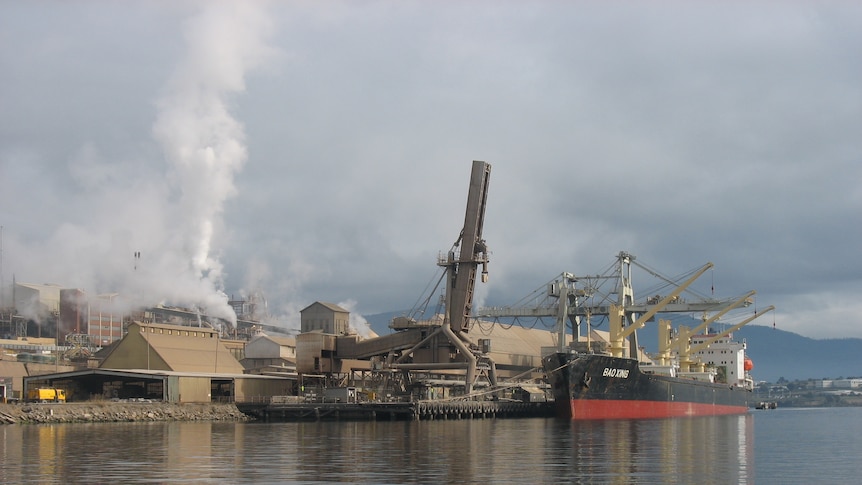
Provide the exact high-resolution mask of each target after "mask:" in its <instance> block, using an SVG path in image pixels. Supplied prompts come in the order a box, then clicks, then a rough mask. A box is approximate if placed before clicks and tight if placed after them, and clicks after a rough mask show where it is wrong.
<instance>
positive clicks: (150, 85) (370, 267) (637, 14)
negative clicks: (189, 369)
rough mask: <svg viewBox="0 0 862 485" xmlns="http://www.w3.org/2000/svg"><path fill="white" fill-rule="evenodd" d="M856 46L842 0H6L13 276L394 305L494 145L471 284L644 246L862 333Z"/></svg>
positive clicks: (216, 299)
mask: <svg viewBox="0 0 862 485" xmlns="http://www.w3.org/2000/svg"><path fill="white" fill-rule="evenodd" d="M860 60H862V4H859V3H858V2H851V1H845V2H801V3H793V2H763V3H760V2H714V3H713V2H648V3H646V2H636V3H629V2H558V1H549V2H514V1H513V2H278V3H272V4H263V3H253V2H233V3H229V4H219V3H216V2H201V3H194V2H188V3H183V2H108V1H104V2H99V1H90V2H87V1H80V2H40V1H35V2H13V1H2V2H0V225H2V226H3V231H2V275H0V276H2V280H3V284H4V288H8V285H9V284H10V283H11V280H12V277H13V275H14V277H15V278H16V280H17V281H19V282H30V283H47V282H51V283H56V284H60V285H63V286H67V287H80V288H83V289H85V290H86V291H88V292H89V293H100V292H113V291H119V292H121V293H125V294H132V295H137V297H139V298H141V299H143V300H146V301H149V302H165V303H171V304H185V305H200V306H203V307H206V308H208V309H209V310H210V311H211V312H213V313H217V314H218V313H220V312H222V313H227V309H226V308H225V304H224V301H225V298H224V294H227V295H234V296H240V295H245V294H249V293H250V292H254V291H258V292H261V293H262V294H263V295H264V296H265V297H266V299H267V301H268V305H269V312H270V313H272V314H273V315H274V316H275V317H276V318H278V319H279V320H280V321H281V322H282V323H283V324H285V325H296V324H297V322H298V318H299V314H298V311H299V310H300V309H302V308H304V307H305V306H307V305H308V304H310V303H312V302H314V301H315V300H322V301H328V302H334V303H341V304H343V305H345V306H347V307H349V309H351V310H352V311H353V312H354V313H356V314H359V315H362V314H365V315H370V314H374V313H380V312H386V311H395V310H404V309H408V308H410V307H411V306H412V305H413V304H414V302H415V301H416V300H417V299H419V298H420V297H421V296H422V294H423V291H424V290H425V289H426V286H427V284H428V283H429V281H431V280H432V279H434V278H435V277H436V276H435V275H437V274H438V268H437V267H436V260H437V256H438V254H439V253H440V251H446V250H448V249H449V248H450V247H451V245H452V243H453V242H454V241H455V240H456V238H457V236H458V233H459V231H460V229H461V226H462V224H463V221H464V209H465V202H466V195H467V186H468V182H469V175H470V165H471V161H472V160H485V161H487V162H489V163H490V164H491V165H492V171H491V179H490V190H489V195H488V206H487V211H486V219H485V226H484V237H485V239H486V240H487V242H488V245H489V248H490V250H491V251H492V255H491V263H490V266H489V271H490V281H489V283H488V284H486V285H481V287H480V289H479V295H478V299H479V303H480V304H483V305H484V304H488V305H505V304H509V303H514V302H516V301H517V300H519V299H520V298H521V297H523V296H524V295H527V294H528V293H530V292H531V291H533V290H534V289H536V288H538V287H540V286H541V285H542V284H543V283H545V282H547V281H548V280H550V279H552V278H553V277H554V276H555V275H558V274H559V273H561V272H563V271H568V272H572V273H575V274H582V275H583V274H596V273H598V272H601V271H602V270H604V269H605V268H606V267H607V266H608V265H609V264H610V263H612V262H613V261H614V257H615V255H616V254H617V253H618V252H619V251H627V252H630V253H632V254H635V255H636V256H637V258H638V261H643V262H645V263H647V264H648V265H649V266H651V267H653V268H657V269H659V270H661V271H662V272H663V273H665V274H667V275H671V276H673V275H680V274H683V273H685V272H687V271H689V270H691V269H693V268H697V267H699V266H701V265H703V264H704V263H706V262H708V261H711V262H713V263H715V269H714V270H713V271H711V272H710V273H708V274H707V275H705V276H704V277H703V278H702V282H698V283H697V284H696V285H695V286H696V287H699V288H700V290H701V291H702V292H704V293H710V294H711V293H712V289H711V287H712V286H714V288H715V296H716V297H731V296H738V295H742V294H744V293H745V292H747V291H748V290H752V289H754V290H757V292H758V294H757V297H756V301H757V307H759V308H763V307H766V306H768V305H775V306H776V307H777V311H776V312H775V313H774V317H773V316H771V315H770V316H765V317H763V318H762V319H761V320H757V321H756V322H755V323H757V324H761V325H772V323H773V322H774V323H775V324H776V326H777V327H778V328H781V329H784V330H789V331H793V332H797V333H800V334H803V335H806V336H810V337H815V338H824V337H845V336H851V337H862V318H860V314H862V299H860V295H862V259H860V257H859V250H860V248H862V245H860V241H862V136H860V135H862V62H860ZM136 252H140V253H141V257H140V259H137V258H134V257H133V255H134V254H135V253H136ZM636 278H643V279H642V280H638V279H636V280H635V287H636V289H637V287H638V283H639V282H642V283H643V284H645V285H653V284H654V281H653V280H650V279H648V277H647V276H643V277H641V276H636ZM698 285H699V286H698ZM4 293H5V294H6V297H7V298H8V297H9V295H8V293H9V290H8V289H7V290H5V292H4ZM641 296H645V295H641Z"/></svg>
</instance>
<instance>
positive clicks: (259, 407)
mask: <svg viewBox="0 0 862 485" xmlns="http://www.w3.org/2000/svg"><path fill="white" fill-rule="evenodd" d="M237 408H239V410H240V411H242V412H243V413H245V414H248V415H250V416H253V417H255V418H257V419H260V420H264V421H398V420H400V421H418V420H447V419H493V418H529V417H552V416H554V403H553V402H521V401H412V402H355V403H349V402H298V403H267V404H253V403H246V404H240V403H237Z"/></svg>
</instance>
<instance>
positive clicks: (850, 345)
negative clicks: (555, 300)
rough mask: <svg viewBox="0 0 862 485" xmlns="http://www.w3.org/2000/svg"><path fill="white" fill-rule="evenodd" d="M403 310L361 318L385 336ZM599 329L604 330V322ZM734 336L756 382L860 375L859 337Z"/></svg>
mask: <svg viewBox="0 0 862 485" xmlns="http://www.w3.org/2000/svg"><path fill="white" fill-rule="evenodd" d="M405 313H406V312H405V311H395V312H388V313H379V314H376V315H370V316H369V315H365V319H366V320H367V321H368V324H369V325H370V326H371V328H372V330H374V331H375V332H377V334H378V335H387V334H389V333H392V329H390V328H389V322H390V321H391V320H392V318H394V317H397V316H401V315H404V314H405ZM655 328H656V327H655V325H654V324H652V323H648V324H647V325H646V327H645V328H644V329H643V330H641V331H640V332H638V338H639V342H638V343H639V345H641V346H643V347H645V348H646V350H647V351H648V352H655V350H656V348H657V346H658V337H657V336H656V331H655ZM602 330H607V325H605V326H604V328H602ZM734 338H735V339H737V340H741V339H744V340H745V342H746V344H747V351H746V352H747V354H748V356H749V357H750V358H751V360H752V361H754V369H753V370H752V371H751V373H752V375H753V376H754V379H755V380H756V381H768V382H776V381H778V379H780V378H782V377H783V378H785V379H787V380H789V381H793V380H802V379H824V378H830V379H835V378H839V377H859V376H862V339H859V338H845V339H823V340H816V339H812V338H808V337H803V336H802V335H799V334H796V333H793V332H788V331H785V330H780V329H773V328H772V327H766V326H762V325H746V326H745V327H743V328H742V329H741V330H738V331H737V332H736V333H735V334H734Z"/></svg>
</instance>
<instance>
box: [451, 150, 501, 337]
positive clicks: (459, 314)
mask: <svg viewBox="0 0 862 485" xmlns="http://www.w3.org/2000/svg"><path fill="white" fill-rule="evenodd" d="M490 174H491V165H490V164H488V163H486V162H482V161H478V160H474V161H473V169H472V172H471V174H470V189H469V192H468V194H467V211H466V213H465V215H464V228H463V229H462V230H461V234H460V235H459V236H458V240H457V241H455V244H454V245H453V246H452V250H450V251H449V255H448V258H447V260H446V261H445V262H441V266H446V267H447V268H448V280H447V285H446V319H447V320H448V323H449V326H450V328H451V329H452V331H453V332H456V333H457V332H466V331H467V330H468V329H469V320H470V315H471V313H472V309H473V289H474V287H475V283H476V271H477V269H478V267H479V264H481V265H482V282H483V283H484V282H486V281H488V249H487V247H486V246H485V240H484V239H482V226H483V224H484V222H485V206H486V203H487V198H488V179H489V176H490ZM459 245H460V247H461V248H460V251H456V248H457V247H458V246H459Z"/></svg>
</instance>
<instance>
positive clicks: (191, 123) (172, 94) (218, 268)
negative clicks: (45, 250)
mask: <svg viewBox="0 0 862 485" xmlns="http://www.w3.org/2000/svg"><path fill="white" fill-rule="evenodd" d="M269 30H270V28H269V26H268V24H267V19H266V16H265V15H264V13H263V12H262V11H260V9H259V8H257V4H255V3H253V2H250V3H246V2H231V3H228V2H225V3H211V4H207V8H206V10H205V11H204V12H203V13H202V14H201V15H199V16H198V17H196V18H194V19H193V20H192V21H191V22H190V23H189V24H188V30H187V32H186V42H187V46H186V47H187V50H186V54H185V58H184V59H183V60H182V61H181V63H180V65H179V67H178V68H177V70H176V72H175V74H174V76H173V78H172V79H171V80H170V82H169V84H168V86H167V90H166V92H165V94H164V96H163V97H162V99H161V100H160V101H159V103H158V106H159V117H158V119H157V120H156V123H155V125H154V127H153V133H154V136H155V138H156V140H158V142H159V143H160V145H161V146H162V148H163V150H164V154H165V157H166V159H167V161H168V164H169V167H170V169H169V174H168V181H169V183H170V188H171V190H172V194H171V195H172V196H173V197H174V198H175V203H176V207H175V208H176V212H175V217H176V219H177V222H178V223H179V224H178V225H179V227H178V228H177V232H175V233H174V234H172V235H171V237H170V238H169V239H167V240H166V241H165V243H166V244H167V245H168V246H169V251H168V252H172V251H175V250H176V251H180V252H181V254H183V255H184V256H185V257H186V258H188V267H187V268H185V269H186V270H187V271H188V273H187V275H188V276H190V277H191V278H194V279H197V280H199V283H200V285H199V288H198V289H200V290H201V292H200V294H198V295H187V296H188V297H192V298H196V299H197V300H198V301H200V302H201V304H203V305H204V306H205V307H206V309H207V311H208V313H210V314H212V315H214V316H219V317H222V318H227V319H229V320H231V321H232V322H234V323H235V321H236V315H234V313H233V310H232V309H231V308H230V307H229V306H228V305H227V301H226V300H227V298H226V296H225V295H224V293H223V291H222V289H223V274H222V265H221V263H220V262H219V261H218V259H217V258H216V257H214V256H213V254H212V248H211V243H212V239H213V235H214V231H215V230H216V226H217V224H218V223H219V222H220V216H221V214H222V210H223V207H224V203H225V201H226V200H227V199H228V198H229V197H231V196H232V195H234V193H235V187H234V184H233V180H234V176H235V175H236V173H238V172H239V171H240V170H241V169H242V166H243V164H244V163H245V162H246V159H247V153H246V147H245V133H244V131H243V127H242V125H241V124H240V123H239V122H238V121H237V120H235V119H234V118H233V117H232V116H231V114H230V112H229V109H228V106H227V103H228V101H229V97H230V96H231V95H233V94H236V93H239V92H241V91H243V90H244V89H245V81H244V78H245V74H246V73H247V72H248V71H249V70H250V69H252V68H254V67H256V66H258V65H260V63H261V62H262V61H263V60H264V59H265V58H266V57H267V55H268V53H269V52H270V49H269V47H267V45H266V43H265V42H264V35H265V33H266V32H268V31H269ZM180 281H181V280H180ZM181 282H182V281H181ZM183 283H185V282H183ZM178 289H180V290H181V289H182V288H178Z"/></svg>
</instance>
